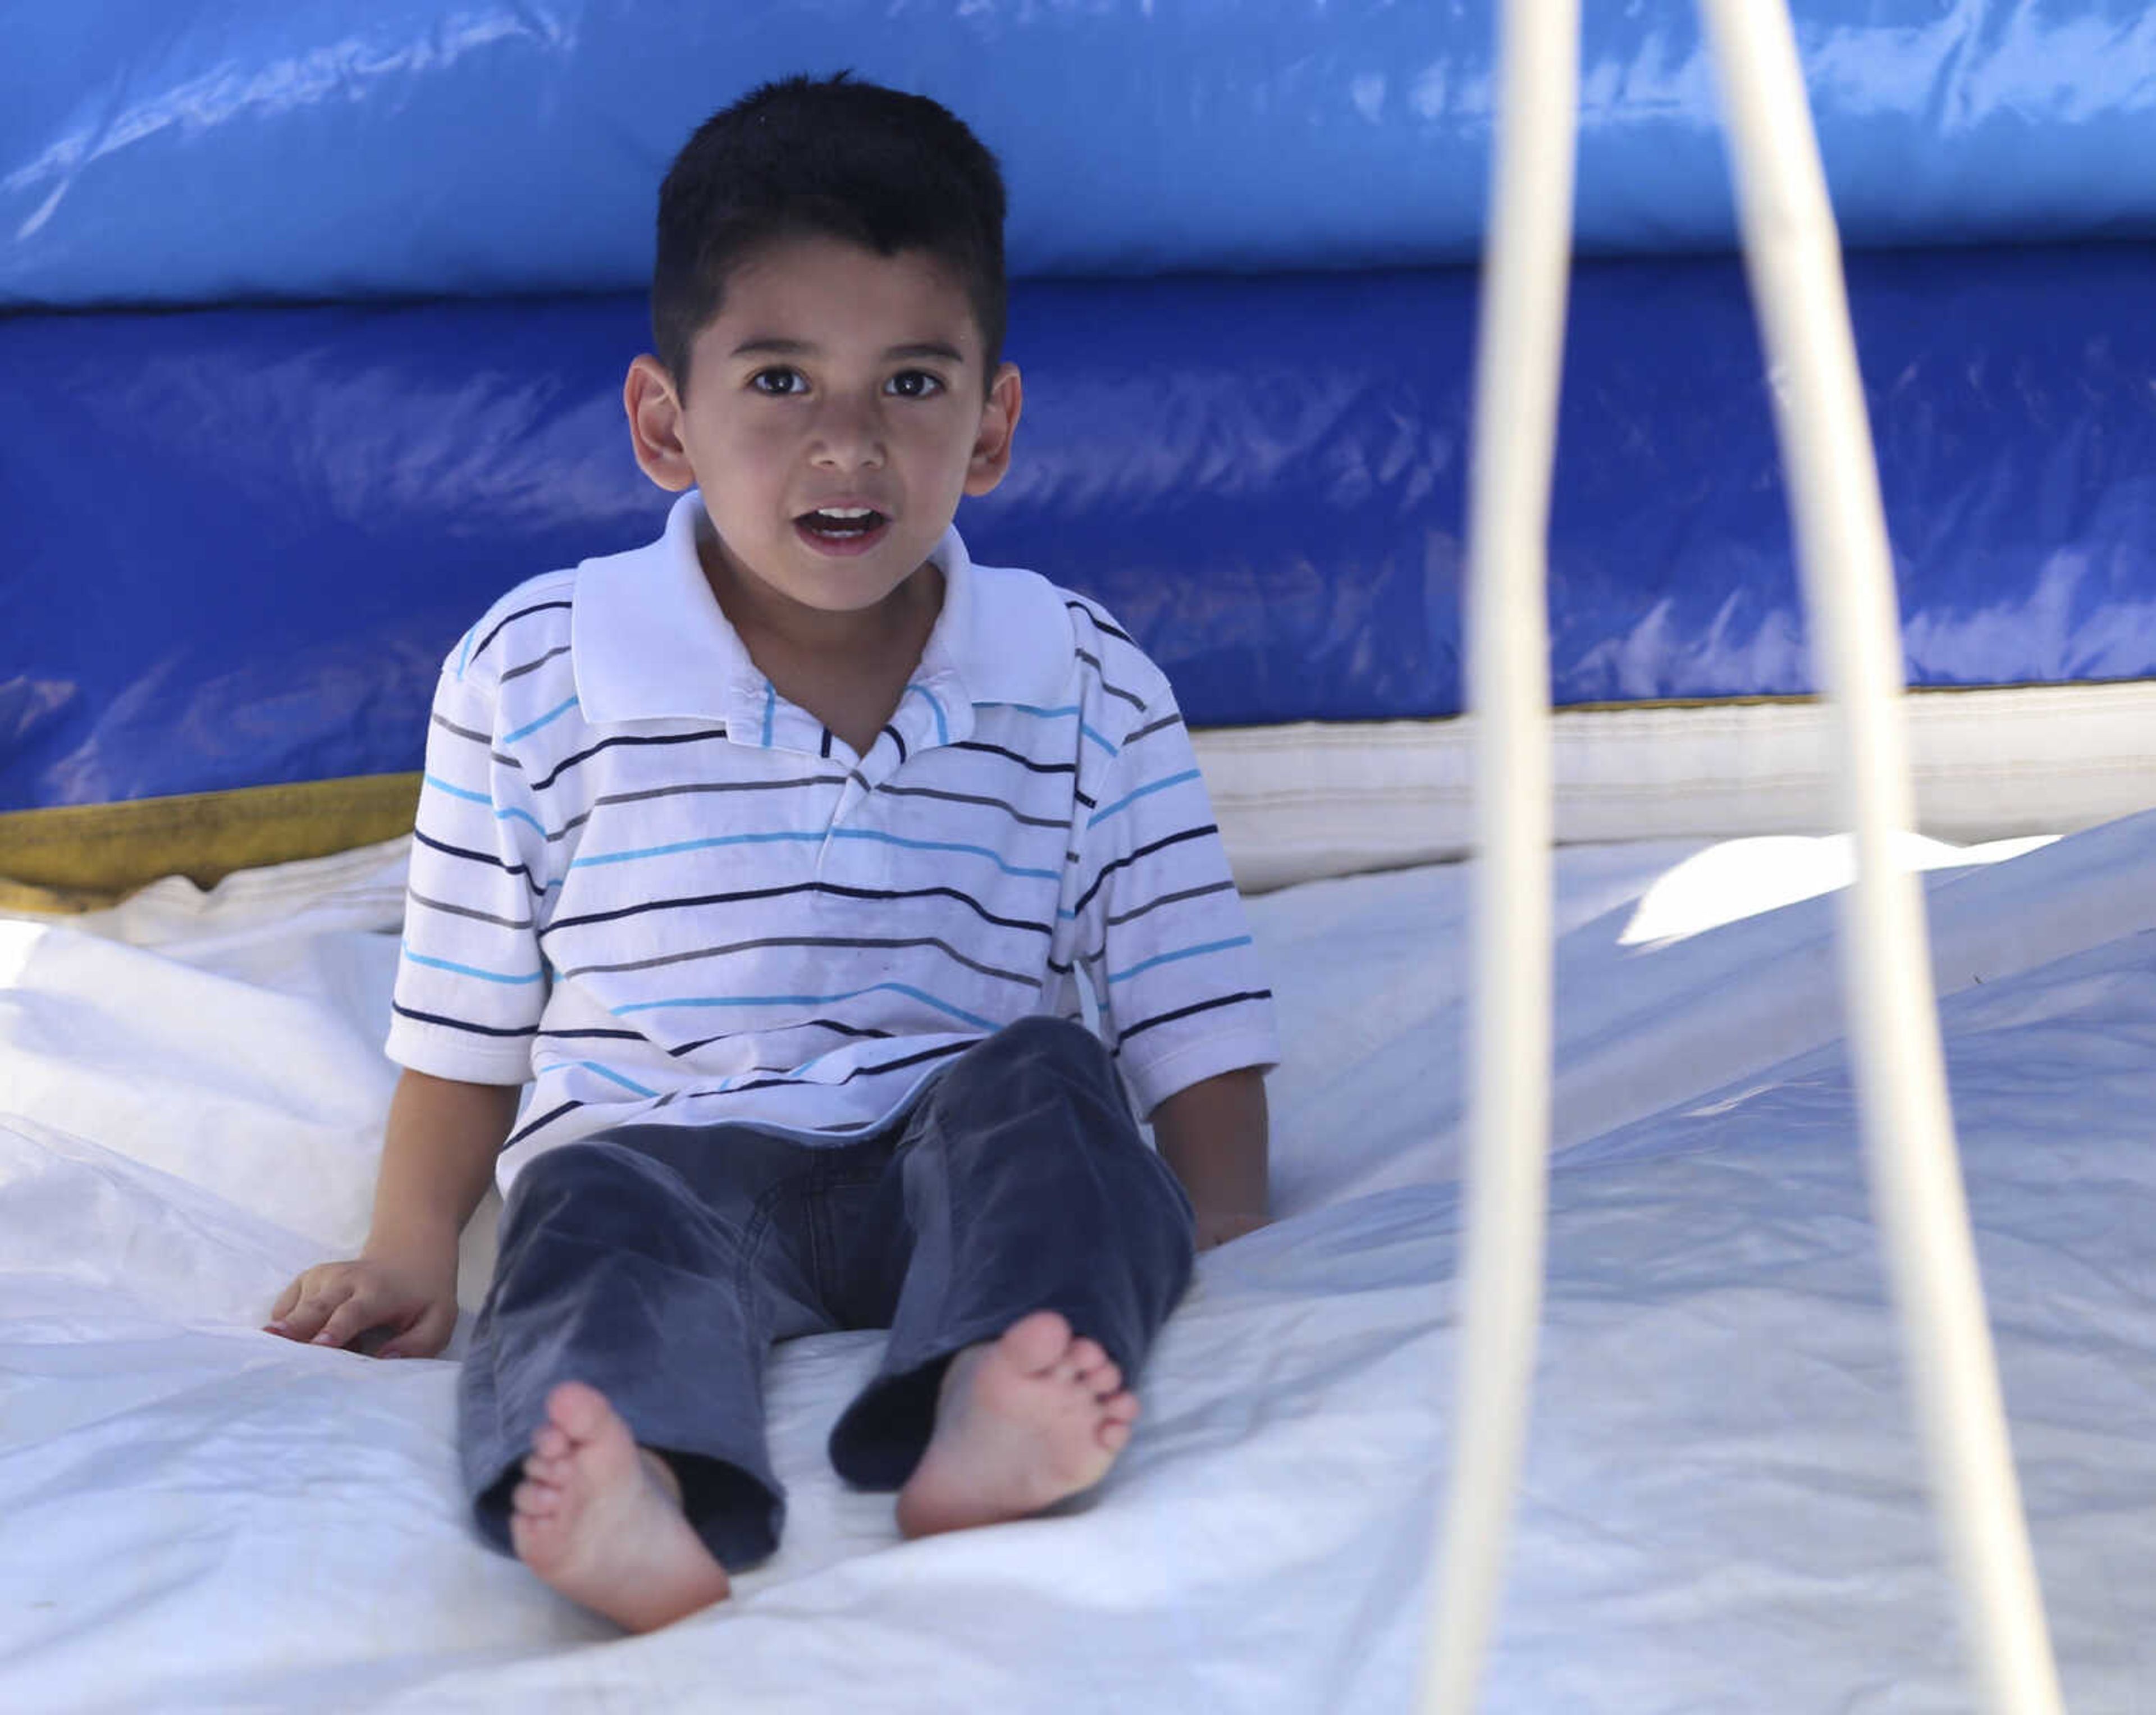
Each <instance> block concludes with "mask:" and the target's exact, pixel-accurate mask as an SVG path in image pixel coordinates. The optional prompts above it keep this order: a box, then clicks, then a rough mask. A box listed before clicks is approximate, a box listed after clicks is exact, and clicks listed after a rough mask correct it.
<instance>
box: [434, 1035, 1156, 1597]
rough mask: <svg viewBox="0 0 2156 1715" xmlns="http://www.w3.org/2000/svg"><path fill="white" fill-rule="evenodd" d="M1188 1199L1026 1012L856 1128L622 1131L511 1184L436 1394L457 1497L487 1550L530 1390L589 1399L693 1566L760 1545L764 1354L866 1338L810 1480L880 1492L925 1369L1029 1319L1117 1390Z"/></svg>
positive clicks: (536, 1409)
mask: <svg viewBox="0 0 2156 1715" xmlns="http://www.w3.org/2000/svg"><path fill="white" fill-rule="evenodd" d="M1192 1255H1193V1230H1192V1219H1191V1209H1190V1204H1189V1201H1188V1199H1187V1198H1186V1197H1185V1196H1184V1195H1183V1188H1182V1187H1181V1186H1180V1185H1179V1184H1178V1183H1177V1182H1176V1179H1175V1176H1174V1174H1173V1173H1171V1172H1170V1171H1169V1170H1168V1166H1167V1164H1166V1163H1164V1162H1163V1161H1162V1160H1161V1159H1160V1158H1159V1157H1158V1156H1157V1155H1155V1154H1154V1153H1153V1152H1152V1150H1151V1149H1149V1148H1147V1147H1146V1143H1145V1141H1144V1139H1143V1138H1142V1137H1141V1136H1140V1135H1139V1133H1138V1130H1137V1126H1136V1125H1135V1124H1134V1123H1133V1122H1132V1119H1131V1117H1130V1110H1129V1107H1128V1106H1127V1103H1126V1102H1125V1100H1124V1097H1123V1092H1122V1086H1121V1084H1120V1082H1119V1081H1118V1080H1117V1078H1116V1072H1115V1070H1114V1068H1113V1066H1112V1065H1111V1063H1110V1061H1109V1060H1108V1056H1107V1055H1106V1051H1105V1050H1103V1049H1102V1048H1101V1045H1100V1043H1099V1042H1098V1041H1097V1040H1096V1039H1095V1038H1094V1037H1093V1036H1092V1035H1091V1033H1090V1032H1088V1031H1086V1030H1083V1029H1081V1027H1080V1026H1078V1025H1075V1024H1068V1023H1065V1022H1063V1021H1061V1020H1060V1019H1046V1018H1034V1019H1024V1020H1022V1021H1020V1022H1019V1023H1018V1024H1013V1025H1010V1026H1009V1028H1007V1029H1005V1030H1001V1031H999V1032H998V1033H997V1034H996V1035H993V1036H991V1037H988V1039H986V1040H983V1041H981V1042H979V1043H977V1044H975V1045H973V1047H971V1048H969V1049H968V1050H966V1051H965V1052H964V1053H963V1054H962V1055H959V1056H958V1057H957V1059H956V1060H953V1061H952V1064H951V1065H950V1066H949V1068H948V1069H947V1070H946V1071H943V1072H942V1073H940V1074H939V1075H938V1076H937V1077H936V1079H935V1080H934V1081H932V1083H931V1084H930V1085H929V1086H927V1090H926V1091H924V1092H923V1094H922V1095H921V1096H919V1097H918V1098H917V1099H916V1101H914V1102H913V1104H912V1105H911V1107H910V1108H909V1109H908V1110H907V1112H905V1113H904V1114H902V1115H901V1116H900V1117H898V1118H896V1120H894V1121H893V1122H891V1125H890V1126H888V1127H885V1128H884V1130H883V1131H882V1132H880V1133H878V1134H877V1135H875V1136H874V1137H869V1138H865V1139H863V1140H861V1141H859V1142H851V1143H845V1144H834V1145H815V1144H805V1143H802V1142H797V1141H795V1140H793V1139H792V1138H787V1137H775V1136H773V1135H772V1134H771V1133H769V1132H761V1131H757V1130H756V1129H754V1128H753V1127H746V1126H713V1127H684V1126H650V1125H647V1126H632V1127H623V1128H621V1129H619V1130H617V1131H613V1132H603V1133H601V1134H599V1135H598V1136H596V1137H590V1138H586V1139H583V1140H582V1141H580V1142H575V1143H571V1144H566V1145H564V1146H563V1147H562V1148H558V1149H554V1150H550V1151H548V1152H547V1153H544V1154H542V1155H541V1156H540V1157H538V1158H536V1160H534V1161H533V1162H532V1163H531V1164H530V1165H529V1166H528V1167H526V1168H525V1169H524V1171H523V1172H522V1173H521V1174H520V1175H519V1176H518V1178H517V1180H516V1184H515V1186H514V1188H513V1189H512V1190H511V1195H510V1199H509V1204H508V1207H507V1209H506V1210H505V1211H504V1214H503V1216H502V1225H501V1244H500V1256H499V1260H498V1261H497V1262H496V1264H495V1275H494V1281H493V1285H492V1286H491V1287H490V1289H489V1291H488V1293H487V1297H486V1302H485V1306H484V1307H482V1308H481V1309H480V1314H479V1320H478V1322H477V1324H476V1326H475V1330H474V1332H473V1336H472V1343H471V1349H470V1355H469V1357H468V1358H466V1360H465V1367H464V1371H463V1374H462V1377H461V1380H460V1384H459V1393H458V1408H459V1409H458V1418H459V1422H458V1440H459V1450H460V1453H461V1457H462V1463H463V1468H464V1479H465V1492H466V1493H467V1494H468V1495H469V1496H470V1498H471V1502H472V1506H473V1509H474V1513H475V1517H476V1519H477V1522H478V1524H479V1528H480V1533H482V1534H483V1535H484V1536H485V1538H487V1540H488V1541H490V1543H493V1544H494V1546H495V1547H496V1548H500V1549H502V1550H504V1551H505V1552H506V1551H507V1550H508V1549H509V1546H510V1538H509V1495H510V1492H511V1490H513V1489H514V1488H515V1487H516V1483H517V1481H518V1480H519V1476H520V1470H519V1467H520V1466H521V1464H522V1461H523V1459H524V1456H525V1455H526V1453H527V1452H528V1451H530V1450H531V1436H532V1433H533V1431H534V1430H536V1429H537V1427H538V1426H539V1425H540V1424H541V1422H542V1421H543V1420H544V1419H545V1415H546V1400H547V1394H548V1392H549V1391H550V1390H551V1389H552V1388H553V1387H554V1385H555V1384H557V1383H558V1382H562V1381H567V1380H572V1379H574V1380H577V1381H583V1382H587V1383H589V1384H591V1385H592V1386H593V1387H595V1388H597V1389H599V1390H600V1391H601V1392H602V1393H603V1394H606V1396H607V1398H608V1400H609V1401H610V1402H611V1403H612V1404H613V1408H614V1409H615V1410H617V1411H618V1412H619V1413H620V1414H621V1415H622V1417H623V1419H624V1420H625V1421H626V1422H627V1423H628V1425H629V1429H630V1431H631V1432H632V1433H633V1434H634V1435H635V1437H636V1439H637V1440H638V1441H639V1443H641V1444H642V1445H644V1446H647V1447H651V1448H654V1449H656V1450H658V1451H660V1452H662V1453H663V1454H665V1456H666V1457H667V1459H668V1460H669V1461H670V1463H671V1464H672V1466H674V1469H675V1472H676V1474H677V1475H678V1476H680V1480H681V1490H682V1498H683V1503H684V1507H685V1511H686V1512H687V1514H688V1517H689V1520H690V1523H691V1524H692V1525H694V1526H695V1527H696V1532H697V1533H698V1534H699V1535H700V1536H701V1538H703V1540H704V1542H705V1543H706V1545H707V1546H708V1547H709V1548H711V1552H712V1553H714V1554H715V1555H716V1556H717V1558H718V1559H719V1561H720V1563H721V1564H723V1565H725V1566H727V1567H730V1568H735V1569H738V1568H742V1567H745V1566H748V1565H751V1564H754V1563H755V1562H756V1561H758V1560H760V1559H762V1558H764V1557H765V1556H766V1555H767V1554H768V1553H770V1552H771V1551H772V1549H773V1548H775V1547H777V1546H778V1534H779V1530H780V1528H781V1525H782V1523H783V1520H784V1517H785V1497H784V1494H783V1491H782V1490H781V1489H780V1487H779V1485H778V1480H777V1479H776V1478H775V1477H774V1476H773V1475H772V1471H771V1462H770V1459H769V1457H768V1456H767V1452H766V1451H765V1445H764V1432H763V1364H764V1359H765V1357H766V1355H767V1353H768V1352H769V1350H770V1348H771V1346H772V1343H773V1342H774V1341H778V1340H785V1339H792V1338H794V1337H796V1336H797V1335H801V1334H811V1333H823V1332H831V1331H833V1330H835V1329H840V1328H867V1327H889V1328H890V1329H891V1343H890V1345H889V1347H888V1348H887V1349H886V1351H885V1356H884V1360H883V1364H882V1368H880V1370H879V1371H878V1373H877V1374H876V1376H875V1379H873V1380H872V1381H870V1384H868V1385H867V1387H866V1388H865V1389H863V1390H862V1392H861V1393H860V1395H859V1397H857V1398H856V1399H855V1400H854V1401H853V1403H852V1404H850V1405H849V1406H848V1407H847V1408H846V1409H845V1411H844V1414H843V1415H841V1416H840V1417H839V1421H838V1423H837V1425H836V1426H835V1427H834V1429H833V1430H832V1431H831V1440H830V1456H831V1463H832V1465H833V1466H834V1467H835V1468H836V1469H837V1471H838V1472H839V1475H840V1476H843V1477H844V1478H845V1479H846V1480H847V1481H850V1482H851V1483H854V1484H855V1485H856V1486H858V1487H862V1488H868V1489H895V1488H897V1487H900V1486H901V1484H903V1483H904V1482H905V1481H906V1478H907V1476H910V1475H911V1472H912V1471H913V1467H914V1466H915V1465H916V1463H918V1462H919V1461H920V1458H921V1452H922V1450H923V1449H924V1448H926V1447H927V1444H928V1436H929V1433H930V1430H932V1428H933V1426H934V1421H935V1408H936V1394H937V1385H938V1384H939V1383H940V1382H941V1381H942V1375H943V1370H944V1368H945V1366H946V1365H947V1363H949V1361H950V1359H951V1358H952V1355H953V1354H955V1353H957V1352H958V1351H960V1350H962V1348H965V1347H967V1346H970V1345H973V1344H974V1343H977V1342H979V1341H982V1340H988V1339H993V1338H995V1337H996V1336H997V1335H998V1334H999V1333H1001V1332H1003V1331H1004V1329H1005V1328H1007V1327H1009V1326H1010V1325H1011V1324H1012V1323H1013V1322H1016V1321H1017V1320H1018V1319H1019V1317H1023V1316H1025V1315H1027V1314H1028V1313H1029V1312H1033V1311H1035V1310H1044V1309H1046V1310H1056V1311H1060V1312H1062V1313H1063V1315H1064V1316H1065V1317H1068V1318H1069V1320H1070V1325H1071V1327H1073V1328H1074V1329H1075V1330H1076V1331H1077V1332H1079V1333H1081V1334H1083V1335H1086V1336H1088V1337H1090V1338H1092V1339H1094V1340H1096V1341H1097V1342H1098V1343H1100V1344H1101V1347H1102V1348H1104V1349H1105V1350H1106V1352H1107V1353H1108V1355H1109V1356H1110V1358H1112V1359H1113V1360H1114V1361H1115V1363H1116V1365H1117V1367H1118V1368H1121V1369H1122V1373H1123V1375H1124V1378H1125V1384H1126V1385H1129V1384H1131V1383H1132V1382H1133V1381H1135V1380H1136V1379H1137V1375H1138V1374H1139V1371H1140V1369H1141V1368H1142V1366H1143V1364H1144V1362H1145V1357H1146V1353H1147V1352H1148V1351H1149V1350H1150V1349H1151V1348H1152V1341H1153V1338H1154V1337H1155V1336H1156V1335H1157V1334H1158V1332H1159V1331H1160V1327H1161V1324H1162V1323H1163V1322H1166V1321H1167V1319H1168V1312H1170V1311H1172V1310H1173V1309H1174V1307H1175V1306H1176V1303H1177V1302H1178V1300H1179V1299H1180V1298H1181V1297H1182V1296H1183V1291H1184V1289H1185V1288H1186V1287H1187V1286H1188V1284H1189V1281H1190V1271H1191V1263H1192Z"/></svg>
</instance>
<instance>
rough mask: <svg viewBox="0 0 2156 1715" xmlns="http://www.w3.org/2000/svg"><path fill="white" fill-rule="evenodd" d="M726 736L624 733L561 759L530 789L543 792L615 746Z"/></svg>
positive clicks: (707, 730)
mask: <svg viewBox="0 0 2156 1715" xmlns="http://www.w3.org/2000/svg"><path fill="white" fill-rule="evenodd" d="M724 737H726V728H725V727H703V728H701V729H700V730H698V731H697V732H659V733H642V732H624V733H621V734H619V735H618V736H617V737H613V738H602V739H601V740H600V741H599V742H598V743H597V744H595V745H593V746H592V747H591V748H590V749H588V750H580V751H578V752H577V753H576V754H575V755H574V756H567V757H562V760H561V761H560V762H559V763H556V764H555V765H554V772H553V773H551V774H549V775H548V776H547V778H545V779H544V780H535V781H533V782H532V783H531V789H532V790H533V791H534V792H544V791H545V790H546V789H547V788H548V787H550V786H552V784H553V783H555V782H556V781H557V780H558V779H560V778H562V775H564V774H566V773H568V771H569V770H570V769H572V768H575V767H576V766H577V763H588V762H589V761H590V760H591V759H592V758H593V757H595V756H597V755H598V753H599V752H601V751H603V750H612V749H613V747H615V746H616V745H619V744H701V742H703V741H704V740H706V739H707V738H724Z"/></svg>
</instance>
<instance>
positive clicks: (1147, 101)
mask: <svg viewBox="0 0 2156 1715" xmlns="http://www.w3.org/2000/svg"><path fill="white" fill-rule="evenodd" d="M1794 10H1795V15H1796V20H1797V25H1798V37H1799V44H1800V45H1801V47H1802V49H1803V52H1804V65H1805V70H1806V74H1807V78H1808V80H1809V87H1810V92H1811V97H1812V102H1813V105H1814V108H1815V112H1816V114H1817V122H1818V126H1819V131H1820V146H1821V150H1822V152H1823V153H1824V155H1825V160H1826V165H1827V169H1828V173H1829V177H1830V183H1831V187H1832V190H1833V193H1834V198H1835V208H1836V211H1837V213H1838V214H1839V216H1840V220H1841V222H1842V224H1843V226H1844V228H1845V231H1846V232H1847V234H1849V237H1850V239H1851V242H1853V243H1856V244H1968V243H1974V242H1984V241H1993V240H2008V239H2010V240H2025V239H2034V238H2052V239H2061V238H2067V237H2110V238H2119V237H2128V236H2136V235H2138V236H2143V237H2146V236H2149V235H2152V234H2156V172H2151V171H2150V169H2149V163H2150V162H2152V161H2156V77H2152V68H2156V12H2152V11H2151V9H2150V8H2148V6H2147V5H2146V4H2145V3H2144V0H1955V3H1953V4H1943V3H1941V0H1797V4H1796V6H1795V8H1794ZM8 11H9V16H8V24H7V53H8V63H7V65H6V68H5V69H0V234H6V238H5V239H4V242H0V304H4V303H14V304H38V305H81V304H114V303H137V304H148V303H155V304H174V303H214V302H224V301H228V300H236V299H261V298H305V299H324V298H349V297H357V296H374V295H399V296H432V295H437V294H440V293H444V292H454V293H459V294H471V295H492V294H497V293H503V292H550V291H635V290H641V289H642V288H643V286H644V284H645V282H646V280H647V279H648V278H649V258H650V230H649V229H650V220H649V216H650V210H651V205H652V198H653V192H654V187H656V185H657V183H658V181H659V177H660V174H661V173H662V172H664V171H665V165H666V162H668V160H669V159H670V158H671V157H672V155H673V152H674V151H675V149H676V148H678V147H679V146H680V143H681V141H682V139H683V138H684V137H685V136H687V135H688V133H689V131H690V130H691V129H692V128H693V127H694V126H696V123H697V121H700V120H701V119H702V118H703V117H704V116H706V114H708V113H710V112H711V110H713V109H715V108H717V107H719V106H722V105H725V103H726V102H727V101H729V100H731V99H732V98H733V97H734V96H736V95H739V94H741V93H742V91H743V90H747V88H749V87H750V86H751V85H754V84H756V83H758V82H761V81H762V80H764V79H766V78H770V77H776V76H780V75H783V74H788V73H791V72H798V71H807V72H815V73H826V72H830V71H835V70H838V69H841V68H842V67H851V68H853V69H855V70H857V71H858V72H859V73H860V74H861V75H863V76H865V77H870V78H874V79H875V80H879V81H880V82H885V83H890V84H895V85H898V86H900V87H901V88H905V89H911V90H919V91H920V92H921V93H922V94H924V95H933V96H935V97H936V98H937V100H941V101H943V102H945V103H946V104H947V105H950V106H951V107H952V109H954V110H956V111H957V112H958V113H960V114H961V115H962V116H964V117H965V118H966V119H967V120H968V122H969V123H971V124H972V125H973V126H975V127H976V128H977V129H978V131H979V132H980V133H981V135H982V136H983V139H984V140H985V141H987V142H988V146H990V147H991V148H993V149H994V150H995V151H997V152H998V155H999V156H1000V157H1002V159H1003V161H1004V164H1005V167H1006V169H1007V172H1008V176H1009V181H1010V186H1011V224H1010V249H1011V259H1012V264H1013V267H1014V271H1015V272H1016V273H1017V274H1018V275H1021V276H1034V275H1087V276H1092V275H1106V274H1113V275H1153V274H1162V273H1171V272H1187V271H1191V270H1235V271H1244V272H1270V271H1273V270H1281V269H1301V268H1311V267H1322V268H1327V269H1354V268H1369V267H1397V266H1404V265H1429V264H1436V263H1445V262H1460V261H1464V260H1467V259H1471V258H1472V257H1473V256H1474V255H1475V254H1476V250H1477V247H1478V244H1479V242H1480V235H1481V229H1482V215H1483V201H1484V196H1485V182H1486V178H1487V175H1488V168H1489V161H1488V152H1489V141H1490V123H1491V88H1492V82H1491V70H1492V66H1491V59H1492V39H1493V20H1494V18H1495V15H1496V14H1495V6H1494V3H1492V0H1477V3H1466V0H1414V3H1412V4H1401V3H1397V0H818V3H816V4H814V5H800V4H788V3H784V0H777V3H774V0H730V3H726V4H722V5H685V4H683V3H681V0H608V3H606V4H603V5H593V4H588V3H583V0H459V3H456V4H451V3H449V0H280V3H269V0H69V3H65V4H59V3H54V0H22V3H18V4H17V5H15V6H13V7H11V8H8ZM1582 27H1583V30H1584V44H1583V53H1584V64H1583V66H1582V79H1581V134H1580V160H1579V179H1578V231H1579V237H1580V241H1581V244H1582V245H1583V247H1584V249H1588V250H1589V251H1596V252H1604V253H1612V254H1619V253H1621V254H1636V253H1640V252H1650V251H1667V250H1673V249H1693V250H1697V249H1717V250H1718V249H1727V248H1728V247H1729V245H1730V244H1731V241H1732V218H1731V201H1730V194H1729V182H1728V174H1727V169H1726V167H1725V166H1724V164H1723V158H1722V143H1721V135H1720V127H1719V123H1718V121H1717V115H1716V110H1715V97H1714V87H1713V79H1712V72H1711V68H1710V66H1709V64H1708V62H1707V57H1706V54H1705V53H1704V50H1703V49H1702V44H1701V39H1700V31H1699V24H1698V19H1697V8H1696V7H1695V5H1694V4H1693V0H1629V3H1627V4H1625V5H1622V6H1617V5H1591V6H1589V7H1586V8H1584V13H1583V18H1582Z"/></svg>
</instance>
